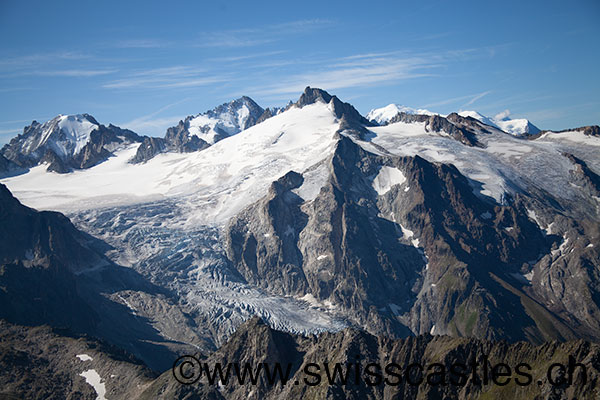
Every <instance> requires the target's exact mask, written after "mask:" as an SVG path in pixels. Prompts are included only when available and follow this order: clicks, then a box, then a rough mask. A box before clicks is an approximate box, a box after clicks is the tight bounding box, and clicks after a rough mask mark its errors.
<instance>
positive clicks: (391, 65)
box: [254, 55, 437, 95]
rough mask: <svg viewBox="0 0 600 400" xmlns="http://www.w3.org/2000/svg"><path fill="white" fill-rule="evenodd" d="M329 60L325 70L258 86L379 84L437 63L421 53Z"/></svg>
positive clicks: (272, 90) (278, 90)
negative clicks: (409, 55)
mask: <svg viewBox="0 0 600 400" xmlns="http://www.w3.org/2000/svg"><path fill="white" fill-rule="evenodd" d="M346 60H347V58H346V59H341V62H338V63H333V64H332V65H331V67H330V68H328V69H327V70H321V71H313V72H309V73H302V74H296V75H293V76H291V77H290V78H288V79H286V80H284V81H283V82H281V83H278V84H275V85H271V86H267V87H266V88H262V89H261V88H258V89H257V90H255V91H254V92H255V93H258V94H262V95H286V94H294V93H298V92H301V91H302V90H303V89H304V88H305V87H306V85H310V86H316V87H323V88H327V89H330V90H331V89H343V88H350V87H361V86H369V85H381V84H386V83H391V82H398V81H401V80H406V79H413V78H419V77H425V76H431V73H430V72H427V70H430V69H431V68H433V67H435V66H436V65H437V64H435V63H431V62H430V61H429V60H427V59H425V58H421V57H409V58H393V57H379V56H376V57H372V58H368V56H366V55H363V56H360V57H358V58H355V59H354V61H352V62H348V61H346Z"/></svg>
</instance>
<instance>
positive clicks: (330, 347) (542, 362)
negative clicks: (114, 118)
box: [140, 318, 600, 399]
mask: <svg viewBox="0 0 600 400" xmlns="http://www.w3.org/2000/svg"><path fill="white" fill-rule="evenodd" d="M569 355H572V356H573V357H574V358H575V359H576V360H577V361H579V362H582V364H583V365H584V366H585V368H586V370H587V381H586V383H585V384H584V383H583V380H582V377H581V376H580V375H578V374H577V372H579V370H578V371H577V372H576V373H575V375H574V376H575V380H574V382H576V383H574V384H573V385H571V386H566V385H564V386H557V387H553V386H552V385H550V384H549V382H548V381H547V379H546V377H545V372H546V370H547V368H548V367H549V365H550V364H551V361H550V360H554V361H552V362H561V363H563V364H564V365H567V364H568V357H569ZM484 357H485V358H487V360H488V362H489V365H496V364H499V363H506V364H507V365H509V366H510V367H511V371H512V372H511V375H512V378H511V380H512V383H511V384H509V385H507V386H500V385H493V384H491V383H489V382H491V381H488V384H481V383H482V380H483V365H484V362H485V361H484ZM357 361H358V363H360V365H361V370H360V371H362V372H360V373H359V380H358V382H359V383H358V384H355V376H356V375H355V372H354V371H355V369H352V368H353V367H354V366H355V365H356V364H357ZM276 362H279V363H281V364H282V369H283V370H284V371H285V370H286V368H287V365H288V363H289V364H290V373H289V382H288V384H286V385H280V384H276V385H270V384H269V383H268V382H267V380H266V379H265V376H264V374H263V376H262V377H261V378H260V379H259V381H258V383H257V384H256V385H250V384H246V385H240V384H239V383H238V382H237V381H236V379H235V378H232V379H231V380H230V381H229V383H228V384H225V385H223V386H221V387H219V388H217V386H216V385H210V384H208V381H207V379H206V377H205V376H202V377H201V379H200V380H199V382H198V383H196V384H194V385H191V386H184V385H181V384H179V383H178V382H176V381H175V379H173V375H172V373H171V371H168V372H165V373H164V374H163V375H161V376H160V377H159V378H158V379H156V381H154V382H153V383H152V384H151V385H150V386H149V387H148V388H147V389H146V390H145V391H144V393H142V395H141V396H140V399H153V398H165V399H166V398H192V399H196V398H225V399H246V398H248V396H256V397H257V398H264V399H279V398H288V399H296V398H315V399H317V398H318V399H325V398H328V399H329V398H331V399H336V398H345V399H365V398H371V399H397V398H407V399H416V398H428V399H443V398H453V399H487V398H494V399H514V398H590V399H591V398H593V397H594V396H595V394H594V392H595V390H596V389H595V385H596V384H597V382H598V378H599V377H600V348H599V346H598V345H596V344H590V343H588V342H584V341H572V342H567V343H562V344H558V343H549V344H545V345H542V346H539V347H535V346H533V345H530V344H526V343H515V344H507V343H506V342H490V341H481V340H477V339H472V338H471V339H467V338H461V339H456V338H450V337H447V336H431V335H424V336H418V337H412V338H408V339H399V340H398V339H397V340H394V339H386V338H383V337H376V336H372V335H370V334H368V333H365V332H362V331H356V330H351V329H347V330H344V331H341V332H337V333H323V334H321V335H319V336H318V337H312V338H304V337H300V336H295V335H291V334H287V333H282V332H277V331H274V330H272V329H271V328H269V327H268V326H267V325H266V324H264V323H262V321H260V320H259V319H256V318H255V319H252V320H250V321H248V322H247V323H245V324H244V325H242V326H241V327H240V328H238V330H237V331H236V332H235V334H233V335H232V337H231V338H230V340H229V341H228V342H227V343H226V344H225V345H223V346H222V347H221V348H220V349H219V350H218V351H216V352H215V353H213V354H211V355H210V356H208V357H207V358H206V359H203V360H202V363H206V364H207V365H208V366H210V367H211V368H214V365H215V364H216V363H221V365H222V366H223V368H225V366H226V365H227V363H240V365H242V366H243V365H244V363H249V365H251V366H252V367H256V366H257V365H258V364H259V363H267V364H269V365H274V363H276ZM473 362H476V363H478V364H479V367H477V368H479V369H478V370H477V377H475V378H474V377H473V374H472V373H471V371H469V373H468V374H466V375H467V376H465V377H464V378H460V377H458V376H453V378H452V379H454V381H455V382H458V381H457V379H462V380H461V381H460V382H463V383H464V385H462V386H460V385H450V384H449V382H450V379H451V378H450V376H451V375H450V373H449V371H450V369H451V368H452V367H451V366H452V365H453V364H458V363H460V364H464V365H467V366H468V365H472V363H473ZM310 363H315V364H318V365H319V368H320V369H319V370H316V369H315V368H314V366H313V367H309V371H311V372H313V373H315V372H318V374H319V375H320V383H319V384H316V385H312V386H311V385H307V384H305V383H304V382H305V380H306V381H308V382H317V381H316V379H315V377H314V376H309V375H307V374H305V373H304V369H305V368H306V367H307V365H309V364H310ZM324 363H329V368H330V371H333V368H334V364H335V363H340V365H341V367H342V368H343V371H346V368H348V370H350V373H349V374H348V379H347V382H346V383H347V384H346V385H342V384H341V381H340V380H339V375H338V380H337V384H332V385H328V384H327V375H326V372H325V370H324V369H325V368H326V367H325V366H324ZM369 363H375V364H377V365H378V366H380V367H381V369H379V370H378V369H377V368H373V367H371V368H372V369H371V370H370V372H371V374H368V373H365V372H364V371H365V369H366V366H367V364H369ZM391 363H395V364H397V367H392V370H394V371H396V372H399V371H404V370H405V369H406V368H407V367H408V366H409V365H410V364H413V363H418V364H420V365H423V366H424V369H425V373H424V374H423V379H424V380H425V382H428V381H427V380H426V379H427V377H426V375H427V373H428V370H427V367H428V366H431V365H432V364H434V363H438V364H441V366H437V367H435V368H433V369H431V370H429V372H440V371H443V370H445V371H446V373H444V378H441V377H440V375H437V376H433V377H431V378H430V381H429V382H431V383H432V384H427V383H424V384H422V385H410V384H408V383H407V381H406V380H405V379H404V378H401V380H398V379H397V378H396V377H394V376H391V375H385V374H384V372H385V366H386V365H388V364H391ZM519 363H527V364H528V365H530V366H531V367H532V369H531V371H530V373H531V375H532V379H531V384H530V385H526V386H523V387H520V386H518V385H516V384H515V383H514V382H515V381H514V380H515V378H517V377H518V376H517V375H516V373H515V372H514V369H515V366H516V365H518V364H519ZM349 365H350V366H349ZM393 368H397V369H393ZM459 368H460V367H459ZM488 368H491V367H489V366H488ZM463 371H464V370H463ZM378 372H379V376H380V377H379V382H381V381H382V379H383V377H385V376H387V377H388V381H389V382H396V383H397V384H395V385H383V384H375V385H371V386H369V385H367V384H366V383H365V382H366V380H368V381H369V382H373V383H377V382H378V378H377V377H376V375H377V373H378ZM399 373H402V372H399ZM411 377H412V381H413V382H418V381H419V376H418V373H415V375H412V376H411ZM518 378H519V380H520V381H521V382H526V378H525V377H518ZM538 378H541V379H542V384H541V385H538V384H537V379H538ZM442 379H444V380H443V381H442ZM577 379H581V380H579V381H578V380H577ZM500 381H504V380H503V379H501V380H500ZM294 382H298V384H294ZM439 382H446V383H447V384H445V385H440V384H437V385H436V384H435V383H439ZM187 396H189V397H187Z"/></svg>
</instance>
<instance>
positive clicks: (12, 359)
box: [0, 320, 156, 399]
mask: <svg viewBox="0 0 600 400" xmlns="http://www.w3.org/2000/svg"><path fill="white" fill-rule="evenodd" d="M0 368H1V369H2V373H1V374H0V398H2V399H25V398H27V399H68V398H82V399H95V398H97V396H98V393H97V391H96V390H94V387H93V386H92V385H90V384H89V383H87V382H86V379H85V378H84V376H82V374H85V373H86V372H88V373H89V372H90V371H93V373H96V374H98V375H99V376H100V377H101V382H100V383H101V385H99V387H102V388H104V389H105V393H106V398H109V399H116V398H118V399H132V398H135V396H136V395H137V394H138V393H139V387H143V386H145V385H148V384H149V383H150V382H152V381H153V380H154V379H155V377H156V375H155V373H153V372H152V371H151V370H149V369H148V368H147V367H145V366H144V365H143V364H142V363H141V362H140V361H139V360H136V359H135V358H134V357H133V356H131V355H130V354H128V353H126V352H124V351H122V350H120V349H118V348H116V347H114V346H111V345H110V344H108V343H106V342H99V341H97V340H93V339H91V338H90V337H85V336H78V335H73V334H72V332H65V330H64V329H56V328H55V329H52V328H50V327H48V326H40V327H28V326H21V325H12V324H9V323H7V322H6V321H2V320H0Z"/></svg>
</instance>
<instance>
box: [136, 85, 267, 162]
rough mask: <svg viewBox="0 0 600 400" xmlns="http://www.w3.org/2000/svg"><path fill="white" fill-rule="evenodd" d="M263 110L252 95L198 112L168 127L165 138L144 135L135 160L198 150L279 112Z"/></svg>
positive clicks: (141, 160)
mask: <svg viewBox="0 0 600 400" xmlns="http://www.w3.org/2000/svg"><path fill="white" fill-rule="evenodd" d="M277 111H278V110H269V109H267V110H264V109H263V108H262V107H260V106H259V105H258V104H256V103H255V102H254V100H252V99H251V98H249V97H247V96H243V97H240V98H239V99H236V100H233V101H231V102H229V103H224V104H221V105H220V106H218V107H216V108H214V109H212V110H209V111H206V112H204V113H201V114H197V115H190V116H188V117H186V118H185V119H184V120H183V121H179V124H177V126H174V127H171V128H169V129H167V133H166V135H165V137H164V138H145V139H144V142H143V143H142V145H141V146H140V148H139V149H138V152H137V153H136V155H135V157H134V158H133V159H132V160H131V161H132V162H133V163H143V162H146V161H148V160H150V159H151V158H152V157H154V156H155V155H156V154H160V153H165V152H177V153H188V152H192V151H199V150H203V149H205V148H207V147H208V146H210V145H212V144H215V143H216V142H218V141H219V140H222V139H225V138H227V137H229V136H232V135H235V134H237V133H239V132H241V131H243V130H244V129H247V128H250V127H251V126H254V125H255V124H256V123H257V122H262V121H264V120H265V119H267V118H269V117H270V116H272V115H274V114H276V113H277Z"/></svg>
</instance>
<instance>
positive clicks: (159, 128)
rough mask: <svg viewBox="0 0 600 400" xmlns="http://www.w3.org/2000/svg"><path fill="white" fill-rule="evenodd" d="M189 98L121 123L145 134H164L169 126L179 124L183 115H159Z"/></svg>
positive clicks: (187, 99)
mask: <svg viewBox="0 0 600 400" xmlns="http://www.w3.org/2000/svg"><path fill="white" fill-rule="evenodd" d="M189 100H190V98H185V99H181V100H179V101H176V102H174V103H170V104H167V105H165V106H163V107H161V108H159V109H158V110H156V111H154V112H151V113H149V114H146V115H142V116H140V117H137V118H134V119H132V120H131V121H128V122H124V123H122V124H121V126H122V127H126V128H128V129H131V130H133V131H136V132H139V133H143V134H150V135H153V136H162V135H163V134H164V133H165V131H166V130H167V128H169V127H171V126H174V125H176V124H177V122H179V120H180V119H181V116H168V117H165V116H163V117H159V115H160V114H162V113H163V112H165V111H167V110H169V109H170V108H173V107H175V106H177V105H179V104H182V103H185V102H187V101H189Z"/></svg>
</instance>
